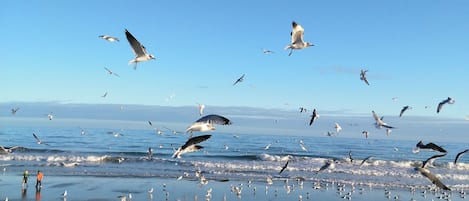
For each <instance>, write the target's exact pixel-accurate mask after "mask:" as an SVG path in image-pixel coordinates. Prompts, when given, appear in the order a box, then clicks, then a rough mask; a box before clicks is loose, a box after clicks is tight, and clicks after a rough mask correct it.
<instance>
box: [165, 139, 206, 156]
mask: <svg viewBox="0 0 469 201" xmlns="http://www.w3.org/2000/svg"><path fill="white" fill-rule="evenodd" d="M211 136H212V135H201V136H196V137H191V138H189V139H188V140H187V141H186V143H184V145H182V146H181V147H179V148H178V149H177V150H176V151H175V152H174V154H173V158H181V154H184V153H188V152H194V151H197V150H199V149H202V148H204V147H202V146H200V145H198V144H199V143H201V142H203V141H205V140H208V139H209V138H210V137H211Z"/></svg>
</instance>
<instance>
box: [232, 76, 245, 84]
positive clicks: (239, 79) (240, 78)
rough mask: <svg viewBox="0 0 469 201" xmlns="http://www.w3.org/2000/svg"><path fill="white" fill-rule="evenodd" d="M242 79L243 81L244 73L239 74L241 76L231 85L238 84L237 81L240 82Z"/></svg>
mask: <svg viewBox="0 0 469 201" xmlns="http://www.w3.org/2000/svg"><path fill="white" fill-rule="evenodd" d="M242 81H244V74H243V75H241V77H239V78H238V79H237V80H236V81H235V82H234V83H233V86H234V85H236V84H238V83H240V82H242Z"/></svg>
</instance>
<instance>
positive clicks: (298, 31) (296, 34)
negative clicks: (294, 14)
mask: <svg viewBox="0 0 469 201" xmlns="http://www.w3.org/2000/svg"><path fill="white" fill-rule="evenodd" d="M292 28H293V29H292V32H291V33H290V35H291V44H289V45H287V46H286V47H285V50H288V49H290V53H289V54H288V56H290V55H291V54H292V53H293V50H301V49H304V48H307V47H310V46H314V45H313V44H312V43H309V42H305V41H304V39H303V36H304V32H305V30H304V29H303V27H302V26H301V25H300V24H298V23H296V22H295V21H293V22H292Z"/></svg>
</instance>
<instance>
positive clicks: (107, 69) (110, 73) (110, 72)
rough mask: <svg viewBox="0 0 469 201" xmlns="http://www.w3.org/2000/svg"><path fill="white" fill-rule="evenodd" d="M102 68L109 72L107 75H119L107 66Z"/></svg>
mask: <svg viewBox="0 0 469 201" xmlns="http://www.w3.org/2000/svg"><path fill="white" fill-rule="evenodd" d="M104 69H105V70H106V71H107V73H109V75H115V76H116V77H120V76H119V75H118V74H117V73H114V72H112V71H111V70H110V69H109V68H106V67H104Z"/></svg>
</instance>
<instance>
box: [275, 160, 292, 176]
mask: <svg viewBox="0 0 469 201" xmlns="http://www.w3.org/2000/svg"><path fill="white" fill-rule="evenodd" d="M289 162H290V160H287V162H286V163H285V165H283V167H282V169H281V170H280V172H279V173H278V174H282V172H283V171H284V170H285V169H286V168H287V166H288V163H289Z"/></svg>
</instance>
